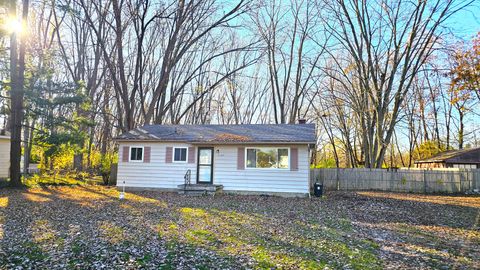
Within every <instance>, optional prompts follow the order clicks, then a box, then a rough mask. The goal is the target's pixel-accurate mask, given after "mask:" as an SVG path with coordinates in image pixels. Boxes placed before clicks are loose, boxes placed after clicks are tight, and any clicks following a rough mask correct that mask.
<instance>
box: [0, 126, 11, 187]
mask: <svg viewBox="0 0 480 270" xmlns="http://www.w3.org/2000/svg"><path fill="white" fill-rule="evenodd" d="M9 169H10V134H9V133H8V132H6V131H4V130H0V178H7V177H8V171H9Z"/></svg>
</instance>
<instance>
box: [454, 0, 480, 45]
mask: <svg viewBox="0 0 480 270" xmlns="http://www.w3.org/2000/svg"><path fill="white" fill-rule="evenodd" d="M448 25H449V26H450V27H451V28H452V29H453V31H454V32H453V33H454V35H455V36H456V37H459V38H462V39H465V40H471V39H472V38H473V36H475V34H476V33H477V32H480V1H478V3H475V4H473V5H472V6H470V7H468V8H467V9H464V10H461V11H459V12H458V13H456V14H454V15H453V16H452V17H450V18H449V20H448Z"/></svg>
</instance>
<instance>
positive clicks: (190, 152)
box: [188, 146, 195, 163]
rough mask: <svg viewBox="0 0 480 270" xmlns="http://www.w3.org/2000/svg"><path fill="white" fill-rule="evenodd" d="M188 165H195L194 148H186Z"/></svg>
mask: <svg viewBox="0 0 480 270" xmlns="http://www.w3.org/2000/svg"><path fill="white" fill-rule="evenodd" d="M188 163H195V147H193V146H192V147H188Z"/></svg>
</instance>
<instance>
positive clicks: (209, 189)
mask: <svg viewBox="0 0 480 270" xmlns="http://www.w3.org/2000/svg"><path fill="white" fill-rule="evenodd" d="M222 191H223V186H222V185H210V184H190V185H178V193H179V194H186V195H194V196H201V195H215V193H219V192H222Z"/></svg>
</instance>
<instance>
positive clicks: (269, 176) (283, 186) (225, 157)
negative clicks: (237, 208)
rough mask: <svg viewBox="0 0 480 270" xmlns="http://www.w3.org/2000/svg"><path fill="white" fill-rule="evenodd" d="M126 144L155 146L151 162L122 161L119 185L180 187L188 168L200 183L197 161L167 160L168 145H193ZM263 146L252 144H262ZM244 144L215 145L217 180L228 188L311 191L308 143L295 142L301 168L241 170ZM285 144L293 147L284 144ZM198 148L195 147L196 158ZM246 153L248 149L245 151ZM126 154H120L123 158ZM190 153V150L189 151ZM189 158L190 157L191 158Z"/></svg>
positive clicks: (232, 189)
mask: <svg viewBox="0 0 480 270" xmlns="http://www.w3.org/2000/svg"><path fill="white" fill-rule="evenodd" d="M123 146H144V147H151V156H150V163H143V162H142V163H139V162H122V161H120V162H119V164H118V181H117V185H118V186H122V185H123V181H125V186H127V187H145V188H177V185H180V184H183V183H184V179H183V176H184V175H185V172H186V171H187V170H188V169H191V170H192V183H196V169H197V164H196V162H195V163H165V162H166V160H165V156H166V154H167V153H166V149H167V147H191V146H192V145H189V144H181V143H156V142H148V143H140V142H135V143H134V142H129V143H124V142H122V143H120V147H119V149H120V151H123V149H124V147H123ZM261 146H263V145H249V146H248V147H261ZM239 147H244V146H240V145H224V146H215V147H214V168H213V183H214V184H219V185H223V189H224V190H227V191H255V192H288V193H303V194H307V193H308V192H309V157H308V147H307V145H295V146H292V148H296V149H297V151H298V170H296V171H292V170H290V169H253V168H244V169H243V170H239V169H238V148H239ZM281 147H289V146H288V145H287V146H285V145H284V146H281ZM197 151H198V147H195V159H196V155H197ZM244 152H246V151H244ZM122 154H123V153H119V156H120V157H121V156H122ZM189 155H190V153H189ZM187 160H189V157H187Z"/></svg>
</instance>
